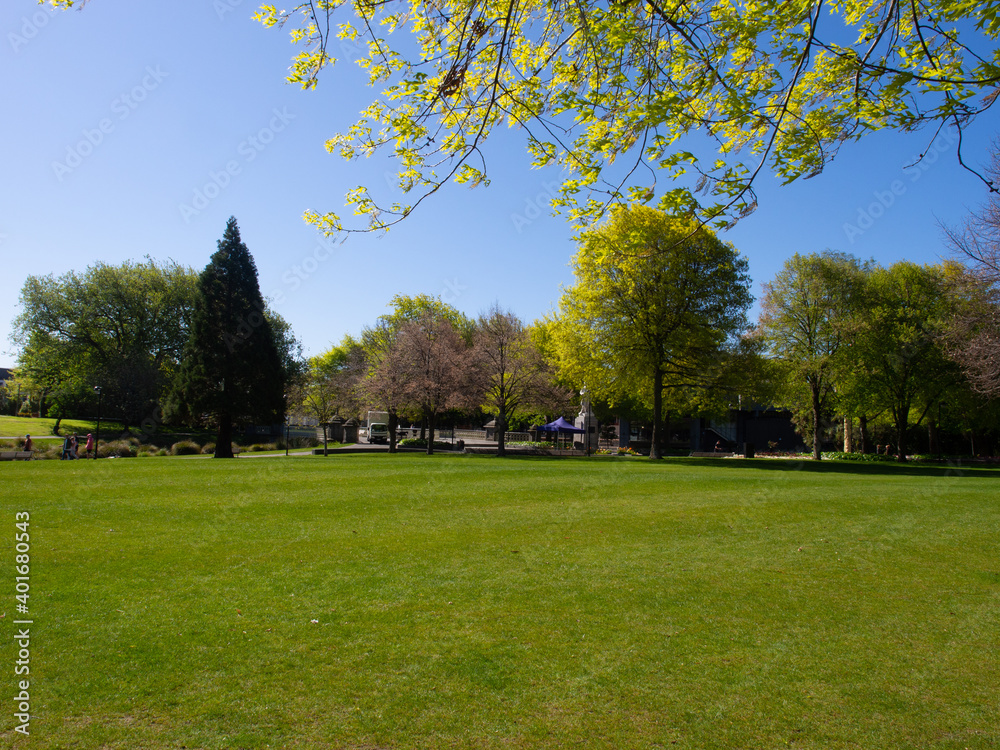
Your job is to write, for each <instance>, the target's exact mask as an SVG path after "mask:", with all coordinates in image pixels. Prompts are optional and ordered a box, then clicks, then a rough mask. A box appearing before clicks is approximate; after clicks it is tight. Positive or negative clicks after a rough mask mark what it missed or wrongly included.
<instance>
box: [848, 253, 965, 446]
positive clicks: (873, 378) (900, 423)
mask: <svg viewBox="0 0 1000 750" xmlns="http://www.w3.org/2000/svg"><path fill="white" fill-rule="evenodd" d="M946 276H947V269H946V267H945V266H941V265H937V266H927V265H925V266H920V265H917V264H915V263H909V262H900V263H896V264H894V265H892V266H890V267H889V268H881V267H875V268H874V269H872V271H871V272H870V273H869V274H868V276H867V278H866V284H865V292H864V294H865V299H864V302H863V314H862V315H859V316H858V318H857V320H856V321H855V324H854V330H853V331H852V333H851V358H852V361H853V363H854V368H853V370H852V373H851V377H850V378H848V379H847V380H846V382H845V386H844V390H845V394H846V397H847V398H848V400H856V401H863V402H866V403H869V404H877V405H878V406H879V407H880V408H881V409H884V410H885V411H887V412H888V414H889V415H890V418H891V420H892V423H893V425H894V426H895V429H896V441H895V442H896V450H897V453H898V455H899V458H900V460H904V458H905V455H906V432H907V428H908V426H909V424H910V421H911V410H914V409H915V410H916V411H917V417H916V422H917V423H919V422H920V421H922V419H923V417H924V416H925V415H926V414H927V412H928V411H929V410H930V409H931V408H932V407H934V406H935V405H936V404H937V403H939V402H940V401H941V400H942V398H944V396H945V394H946V393H948V392H949V390H951V389H956V388H958V389H962V388H964V387H965V386H964V383H963V381H962V379H961V374H960V371H959V368H958V365H956V364H955V363H954V362H953V361H952V360H950V359H949V358H948V357H947V355H946V353H945V350H944V335H945V332H946V331H947V329H948V321H949V319H950V316H951V314H952V303H951V301H950V300H949V296H948V294H947V289H946ZM858 393H861V394H863V395H861V396H858V395H856V394H858Z"/></svg>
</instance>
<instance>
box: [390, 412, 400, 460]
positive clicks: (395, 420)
mask: <svg viewBox="0 0 1000 750" xmlns="http://www.w3.org/2000/svg"><path fill="white" fill-rule="evenodd" d="M397 427H399V417H398V416H397V414H396V412H394V411H391V412H389V453H395V452H396V428H397Z"/></svg>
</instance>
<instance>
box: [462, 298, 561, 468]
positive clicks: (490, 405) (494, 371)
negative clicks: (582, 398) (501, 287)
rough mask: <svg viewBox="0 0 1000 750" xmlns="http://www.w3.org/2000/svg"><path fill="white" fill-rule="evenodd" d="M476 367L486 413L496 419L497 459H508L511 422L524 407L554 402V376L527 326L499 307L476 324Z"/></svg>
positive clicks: (491, 310) (480, 318)
mask: <svg viewBox="0 0 1000 750" xmlns="http://www.w3.org/2000/svg"><path fill="white" fill-rule="evenodd" d="M472 366H473V368H474V369H475V374H476V375H477V377H478V381H479V386H478V387H479V388H480V389H481V391H482V393H483V395H484V399H485V408H486V411H488V412H490V413H492V414H495V415H496V434H497V455H498V456H503V455H506V432H507V426H508V423H509V421H510V420H511V419H512V418H513V417H514V416H515V415H516V414H517V413H518V412H519V411H520V410H521V409H522V408H523V407H536V406H538V405H539V403H540V402H544V401H551V400H552V399H551V398H550V395H551V391H552V390H553V389H554V385H553V384H552V373H551V372H550V371H549V367H548V366H547V364H546V362H545V360H544V359H543V358H542V355H541V353H540V352H539V351H538V349H537V348H536V347H535V345H534V344H533V343H532V341H531V336H530V333H529V331H528V329H527V327H526V326H525V325H524V323H523V322H522V321H521V320H520V318H518V317H517V316H516V315H515V314H514V313H513V312H511V311H509V310H504V309H503V308H501V307H500V305H499V303H495V304H494V305H493V306H492V307H490V309H489V310H487V311H486V312H485V313H483V314H482V315H480V316H479V320H478V321H477V322H476V330H475V344H474V348H473V351H472Z"/></svg>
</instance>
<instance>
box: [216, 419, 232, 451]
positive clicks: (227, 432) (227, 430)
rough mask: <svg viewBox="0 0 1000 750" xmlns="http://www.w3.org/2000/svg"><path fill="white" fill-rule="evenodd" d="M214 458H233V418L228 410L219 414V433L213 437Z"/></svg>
mask: <svg viewBox="0 0 1000 750" xmlns="http://www.w3.org/2000/svg"><path fill="white" fill-rule="evenodd" d="M215 458H233V418H232V417H231V416H230V415H229V413H228V412H226V413H223V414H220V415H219V433H218V436H217V437H216V439H215Z"/></svg>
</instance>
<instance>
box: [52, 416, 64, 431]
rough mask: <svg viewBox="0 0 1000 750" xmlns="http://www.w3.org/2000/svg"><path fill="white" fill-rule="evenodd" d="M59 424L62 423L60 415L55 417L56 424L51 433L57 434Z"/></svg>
mask: <svg viewBox="0 0 1000 750" xmlns="http://www.w3.org/2000/svg"><path fill="white" fill-rule="evenodd" d="M61 424H62V417H61V416H60V417H56V424H55V426H54V427H53V428H52V434H53V435H58V434H59V425H61Z"/></svg>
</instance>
